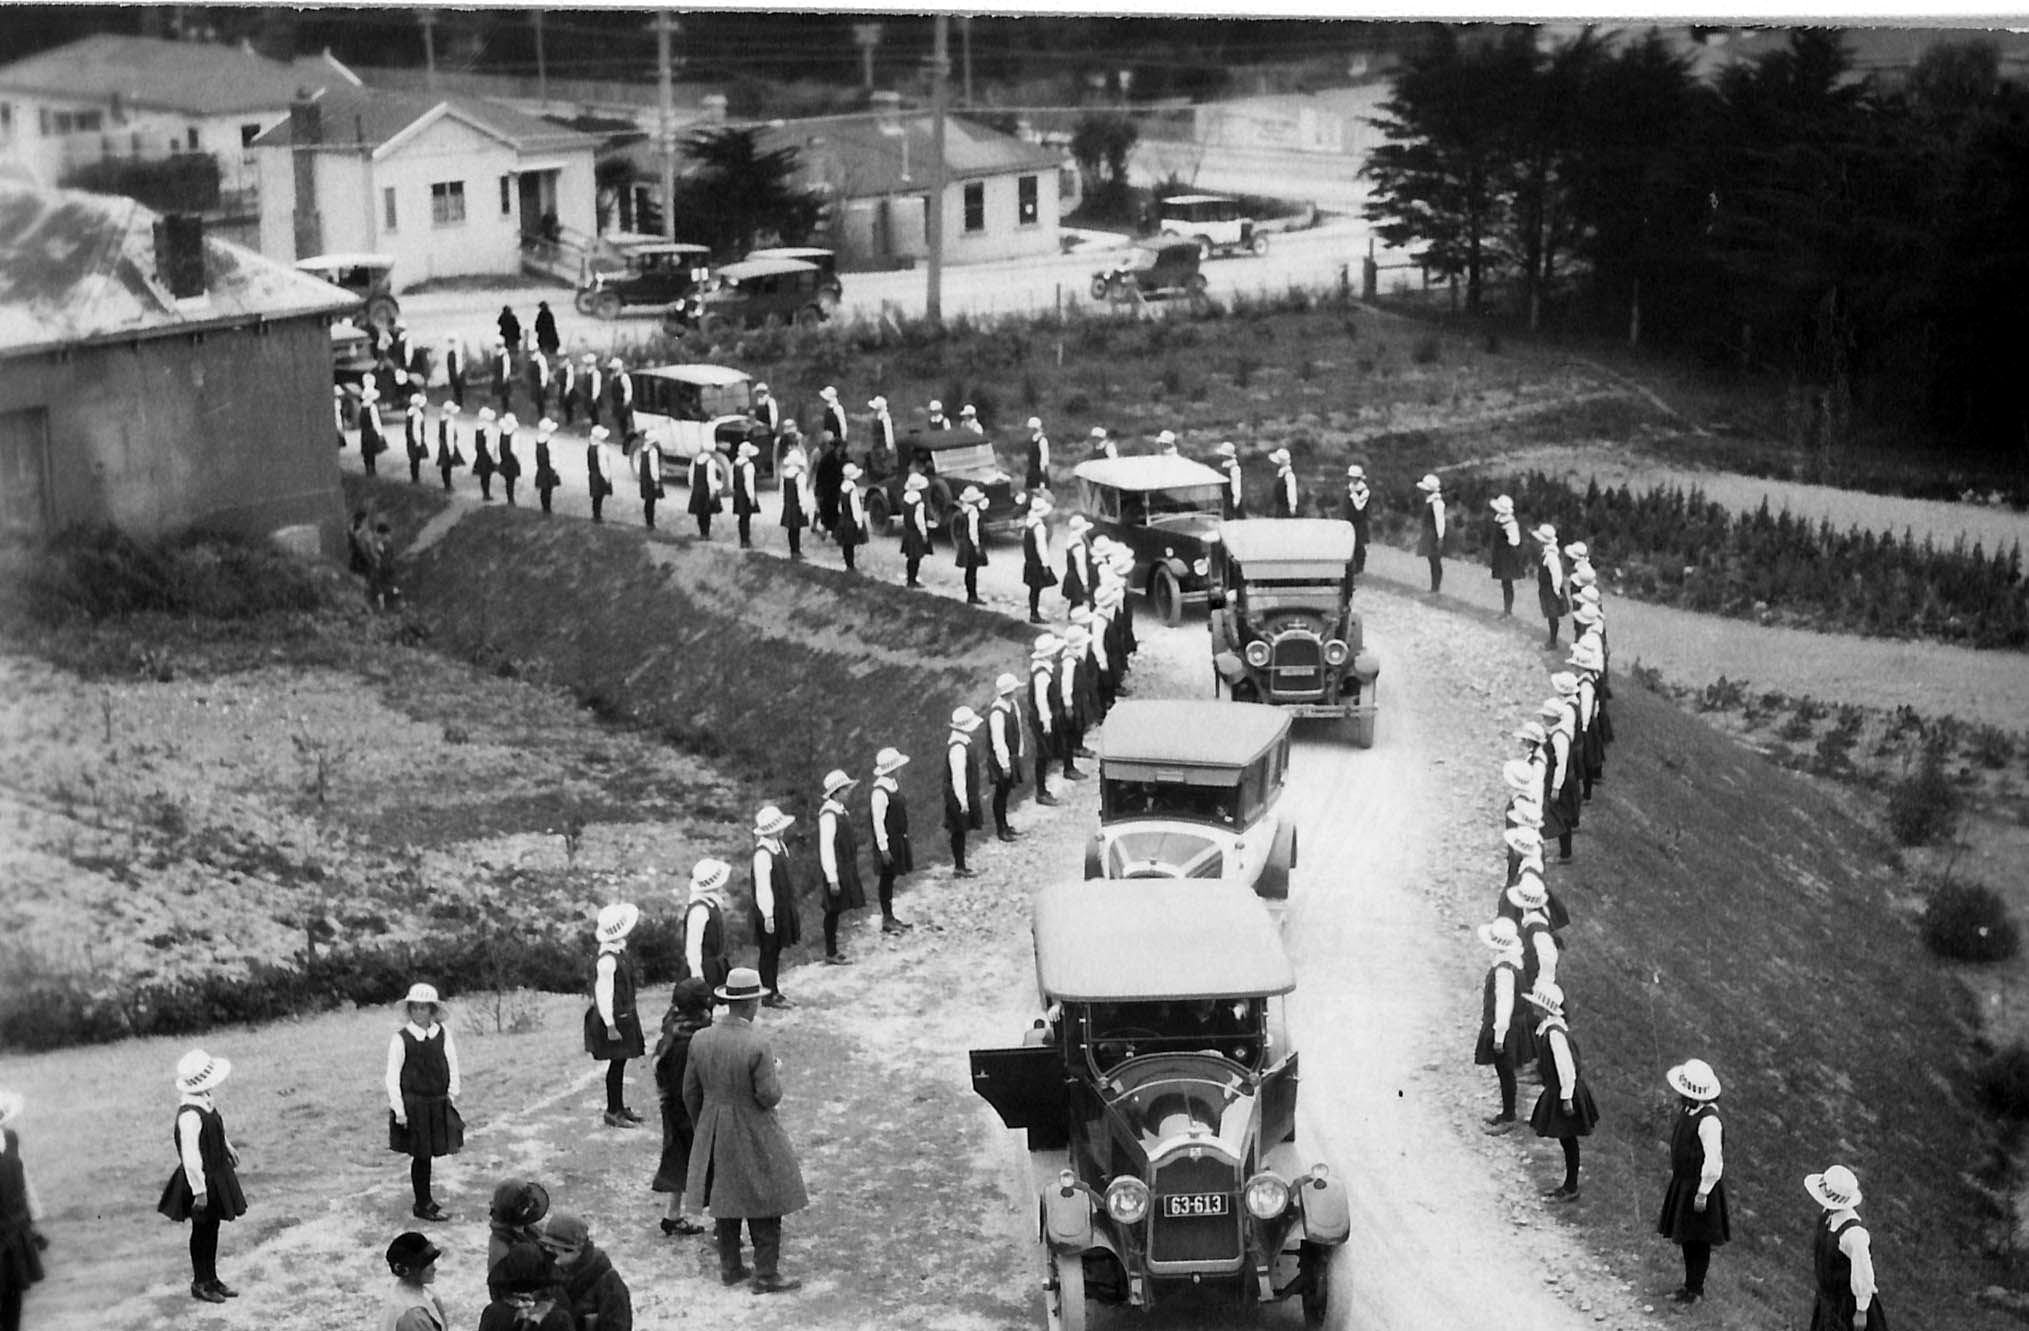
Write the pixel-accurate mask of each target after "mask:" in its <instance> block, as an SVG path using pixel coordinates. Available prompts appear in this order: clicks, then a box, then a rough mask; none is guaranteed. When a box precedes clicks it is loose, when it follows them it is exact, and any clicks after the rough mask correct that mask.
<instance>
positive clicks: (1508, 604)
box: [1501, 578, 1515, 615]
mask: <svg viewBox="0 0 2029 1331" xmlns="http://www.w3.org/2000/svg"><path fill="white" fill-rule="evenodd" d="M1501 613H1502V614H1503V615H1512V614H1514V613H1515V584H1514V583H1512V582H1509V581H1508V580H1507V579H1506V578H1502V579H1501Z"/></svg>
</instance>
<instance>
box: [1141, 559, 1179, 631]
mask: <svg viewBox="0 0 2029 1331" xmlns="http://www.w3.org/2000/svg"><path fill="white" fill-rule="evenodd" d="M1148 603H1149V606H1150V608H1151V609H1153V610H1154V611H1155V615H1156V618H1157V619H1160V620H1161V621H1162V622H1163V623H1165V624H1181V623H1183V619H1184V593H1183V589H1182V588H1181V587H1178V586H1177V579H1176V574H1174V573H1172V572H1170V571H1169V570H1168V569H1166V568H1158V569H1157V570H1156V571H1155V573H1154V575H1153V576H1151V577H1150V578H1149V580H1148Z"/></svg>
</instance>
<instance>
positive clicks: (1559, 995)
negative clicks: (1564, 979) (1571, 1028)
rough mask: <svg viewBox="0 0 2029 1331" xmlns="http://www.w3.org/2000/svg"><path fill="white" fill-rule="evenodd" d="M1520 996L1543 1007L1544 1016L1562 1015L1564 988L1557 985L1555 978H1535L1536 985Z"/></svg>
mask: <svg viewBox="0 0 2029 1331" xmlns="http://www.w3.org/2000/svg"><path fill="white" fill-rule="evenodd" d="M1522 997H1523V998H1526V999H1528V1000H1529V1002H1530V1003H1531V1004H1533V1005H1534V1006H1536V1007H1539V1008H1541V1009H1543V1015H1544V1016H1546V1017H1561V1016H1563V1015H1564V990H1563V989H1561V988H1560V987H1558V985H1557V982H1556V981H1555V980H1543V979H1539V980H1537V981H1536V987H1535V988H1534V989H1531V990H1530V991H1529V992H1528V993H1526V994H1523V995H1522Z"/></svg>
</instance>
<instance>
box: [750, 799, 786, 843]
mask: <svg viewBox="0 0 2029 1331" xmlns="http://www.w3.org/2000/svg"><path fill="white" fill-rule="evenodd" d="M795 822H796V819H795V817H794V815H791V814H786V813H784V812H782V810H781V809H779V808H777V807H776V806H775V805H773V804H763V805H762V806H761V808H760V811H759V812H757V813H756V814H755V815H754V835H755V836H781V835H782V834H783V833H784V832H787V831H788V830H789V829H790V827H791V826H793V825H794V824H795Z"/></svg>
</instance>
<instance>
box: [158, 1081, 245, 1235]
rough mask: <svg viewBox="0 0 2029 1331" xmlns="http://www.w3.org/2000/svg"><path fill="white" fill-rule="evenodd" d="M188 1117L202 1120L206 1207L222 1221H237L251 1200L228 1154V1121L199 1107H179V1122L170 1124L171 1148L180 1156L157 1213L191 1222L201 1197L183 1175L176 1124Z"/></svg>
mask: <svg viewBox="0 0 2029 1331" xmlns="http://www.w3.org/2000/svg"><path fill="white" fill-rule="evenodd" d="M185 1114H195V1115H197V1116H198V1119H199V1123H198V1128H197V1158H198V1159H199V1160H200V1161H201V1162H203V1164H204V1186H205V1205H206V1207H207V1209H209V1210H210V1212H211V1213H212V1214H213V1215H215V1216H217V1217H218V1218H219V1219H220V1220H237V1219H238V1218H239V1217H241V1216H243V1215H245V1214H246V1213H247V1197H246V1194H245V1193H244V1192H242V1191H240V1180H239V1175H238V1174H236V1173H234V1172H233V1167H232V1159H231V1157H230V1156H228V1155H227V1154H226V1144H225V1119H224V1118H222V1117H221V1116H220V1115H219V1112H218V1110H216V1109H200V1108H198V1107H197V1106H196V1105H178V1106H177V1107H176V1118H175V1119H173V1120H171V1122H170V1126H169V1144H170V1147H171V1149H173V1150H175V1151H176V1152H177V1153H178V1159H177V1163H176V1172H175V1173H174V1174H171V1175H170V1176H169V1182H168V1184H167V1185H166V1186H165V1187H164V1188H163V1189H162V1200H161V1201H160V1202H158V1203H156V1206H155V1209H156V1210H158V1211H160V1212H161V1213H162V1214H163V1215H166V1216H168V1217H169V1218H170V1219H171V1220H176V1221H183V1220H188V1219H190V1203H191V1200H192V1199H193V1198H194V1197H195V1196H196V1195H197V1194H196V1193H194V1192H192V1191H191V1188H190V1179H189V1177H188V1176H187V1175H186V1174H184V1172H183V1161H182V1159H181V1154H182V1150H183V1148H182V1146H181V1145H180V1144H179V1143H178V1142H177V1140H176V1123H177V1122H179V1121H181V1119H182V1118H183V1116H184V1115H185Z"/></svg>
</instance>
